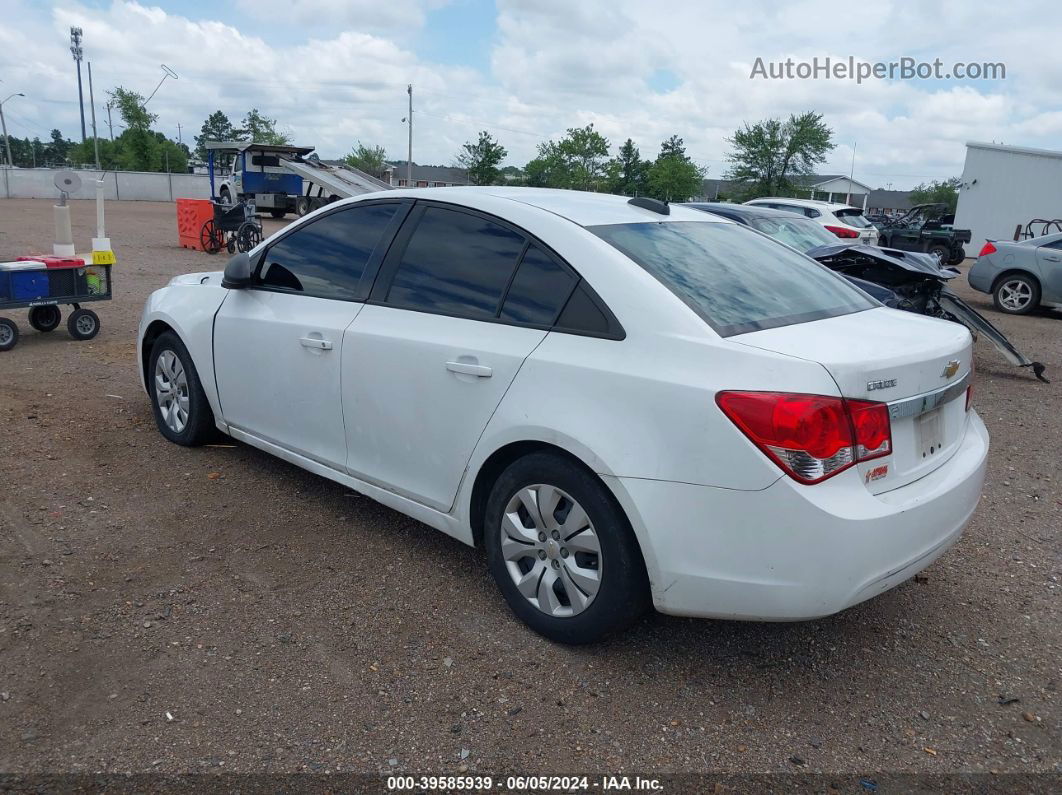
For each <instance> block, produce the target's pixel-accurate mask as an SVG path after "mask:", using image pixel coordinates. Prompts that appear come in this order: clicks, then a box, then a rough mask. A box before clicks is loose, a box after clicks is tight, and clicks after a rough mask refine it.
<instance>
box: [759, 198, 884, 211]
mask: <svg viewBox="0 0 1062 795" xmlns="http://www.w3.org/2000/svg"><path fill="white" fill-rule="evenodd" d="M756 202H787V203H788V204H795V205H796V206H797V207H814V208H816V209H822V208H825V209H827V210H829V211H830V212H833V211H834V210H859V211H860V212H862V211H863V210H862V208H861V207H855V206H853V205H851V204H845V203H844V202H826V201H822V200H821V199H794V198H792V197H790V196H759V197H757V198H755V199H749V200H748V201H747V202H745V204H752V205H754V204H756Z"/></svg>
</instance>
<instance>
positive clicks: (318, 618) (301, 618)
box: [0, 200, 1062, 788]
mask: <svg viewBox="0 0 1062 795" xmlns="http://www.w3.org/2000/svg"><path fill="white" fill-rule="evenodd" d="M50 204H51V202H48V201H33V200H0V261H2V260H5V259H11V258H14V257H15V256H17V255H19V254H23V253H28V252H30V251H32V250H41V249H42V248H45V247H50V239H51V229H52V217H51V211H50ZM73 204H74V207H73V215H74V223H75V237H76V239H77V240H78V241H80V242H82V243H85V244H87V243H88V240H89V238H90V237H91V234H92V229H91V226H92V224H93V223H94V211H93V205H92V204H90V203H86V202H74V203H73ZM280 225H281V222H274V221H271V220H266V222H265V226H266V232H267V233H268V232H270V231H273V230H274V229H276V228H279V226H280ZM108 226H109V230H110V234H111V237H112V240H113V242H114V246H115V250H116V253H117V256H118V262H119V264H118V265H117V266H116V267H115V276H116V295H115V300H114V301H113V302H111V303H105V304H99V305H98V306H97V307H96V309H97V310H98V311H99V314H100V316H101V318H102V321H103V330H102V332H101V333H100V335H99V336H98V337H97V338H96V339H95V340H93V341H91V342H82V343H78V342H74V341H73V340H71V339H70V338H69V336H68V335H67V334H66V331H65V325H64V326H63V327H61V328H60V329H59V330H58V331H56V332H54V333H52V334H51V335H43V334H38V333H37V332H35V331H33V330H32V329H30V327H29V325H28V323H26V320H25V319H26V313H25V311H24V310H16V311H12V312H4V313H3V314H5V315H7V316H8V317H12V318H14V319H15V320H16V321H18V323H19V325H20V327H21V329H22V331H23V337H22V341H21V342H20V344H19V345H18V347H16V348H15V349H14V350H13V351H11V352H10V353H6V354H0V451H2V456H0V478H2V482H3V483H4V487H3V489H2V490H0V691H2V692H0V699H2V701H0V771H7V772H22V773H34V772H89V771H108V772H122V771H137V772H146V771H163V772H168V773H174V772H183V771H189V772H205V771H211V772H216V771H219V770H220V771H241V772H262V773H266V772H270V773H272V772H296V771H317V772H324V771H358V772H364V773H374V774H376V773H390V772H399V773H414V774H420V773H430V772H434V773H450V774H454V773H458V772H465V771H468V772H469V773H473V774H474V773H484V774H486V773H497V772H500V771H512V772H522V773H559V774H564V773H577V772H578V773H594V772H609V773H611V772H626V773H629V774H643V775H644V774H662V773H675V772H682V771H716V772H733V773H739V772H748V771H755V772H793V771H806V772H824V773H831V774H857V773H859V774H869V773H874V772H881V771H886V772H892V773H899V772H916V773H955V772H960V771H962V772H968V771H975V772H985V773H987V772H989V771H993V772H995V773H998V774H1004V773H1014V772H1023V773H1049V774H1051V773H1053V774H1055V775H1056V776H1057V774H1059V773H1060V772H1062V743H1060V738H1059V728H1060V718H1062V706H1060V701H1059V693H1058V688H1059V684H1060V670H1059V662H1060V660H1062V621H1060V610H1059V597H1060V595H1062V590H1060V586H1062V581H1060V579H1059V575H1060V570H1062V565H1060V556H1059V547H1060V544H1059V528H1060V527H1062V490H1060V489H1059V486H1058V483H1059V480H1060V479H1062V473H1060V472H1059V467H1058V464H1059V460H1060V454H1059V450H1060V449H1062V401H1060V400H1059V390H1060V389H1062V313H1050V312H1043V313H1041V314H1038V315H1034V316H1031V317H1024V318H1012V317H1005V316H1001V315H1000V314H999V313H996V312H995V311H994V310H992V309H991V306H990V300H989V299H988V296H984V295H981V294H979V293H975V292H973V291H971V290H969V288H968V287H967V286H966V284H965V280H962V284H960V285H958V290H959V291H960V292H961V293H962V295H963V297H964V298H967V299H968V300H970V301H971V302H972V303H973V304H974V305H975V306H976V307H977V308H979V309H982V310H984V311H985V312H986V314H987V315H988V316H989V317H990V318H991V319H992V320H993V321H994V322H996V323H998V325H999V326H1000V327H1002V328H1003V329H1004V331H1006V332H1007V333H1008V334H1009V335H1010V337H1011V339H1012V340H1013V341H1014V342H1015V344H1017V345H1018V347H1019V348H1021V349H1022V350H1023V351H1025V352H1026V353H1027V354H1028V355H1030V357H1031V358H1035V359H1039V360H1041V361H1044V362H1045V363H1046V364H1047V365H1048V376H1049V377H1054V378H1055V379H1056V383H1054V384H1051V385H1045V384H1041V383H1038V382H1037V381H1035V380H1034V379H1033V378H1032V376H1031V375H1030V374H1029V373H1027V372H1025V371H1019V370H1017V369H1016V368H1012V367H1011V366H1010V365H1008V364H1006V363H1005V362H1004V361H1003V360H1002V359H1001V358H1000V357H999V356H998V355H997V354H996V353H995V351H994V349H992V348H991V347H989V346H988V345H987V343H979V344H978V346H977V381H976V387H975V405H976V407H977V409H978V411H979V412H980V413H981V415H982V416H983V417H984V419H985V421H986V423H987V424H988V427H989V430H990V431H991V433H992V443H993V449H992V452H991V456H990V468H989V473H988V482H987V486H986V490H985V494H984V498H983V501H982V504H981V506H980V508H979V510H978V511H977V514H976V515H975V517H974V520H973V522H972V524H971V525H970V526H969V528H968V529H967V531H966V533H965V535H964V536H963V538H962V539H961V540H960V542H959V544H958V545H957V547H956V548H955V549H953V550H952V551H950V552H949V553H948V554H946V555H945V556H944V557H943V558H942V559H941V560H940V561H938V562H937V563H935V564H933V565H932V566H931V567H930V568H929V569H928V570H927V571H926V572H925V574H924V575H923V576H921V577H919V578H918V579H917V580H915V581H911V582H908V583H906V584H904V585H902V586H901V587H899V588H897V589H895V590H893V591H891V592H889V593H887V594H885V595H883V596H881V597H879V598H877V599H874V600H872V601H871V602H869V603H866V604H863V605H860V606H858V607H855V608H853V609H851V610H848V611H847V612H845V613H843V614H841V615H838V616H834V617H832V618H828V619H824V620H820V621H815V622H807V623H800V624H742V623H728V622H720V621H700V620H687V619H675V618H668V617H664V616H655V615H654V616H651V617H649V618H647V619H646V620H645V621H643V622H642V623H641V624H640V625H639V626H637V627H636V628H635V629H634V630H633V631H632V632H630V633H629V634H627V635H625V636H623V637H621V638H618V639H615V640H613V641H611V642H609V643H606V644H604V645H600V646H597V647H592V648H578V649H571V648H565V647H561V646H555V645H551V644H550V643H548V642H546V641H543V640H542V639H540V638H539V637H538V636H536V635H534V634H532V633H531V632H530V631H528V630H526V629H524V628H523V626H522V625H520V624H519V623H517V621H516V620H515V619H514V618H513V617H511V615H510V614H509V612H508V610H507V608H506V606H505V604H504V602H503V600H502V598H501V596H500V595H499V594H498V593H497V592H496V590H495V588H494V585H493V583H492V582H491V580H490V579H489V577H488V575H487V572H486V567H485V560H484V558H483V555H482V554H481V553H480V552H479V551H476V550H473V549H470V548H467V547H465V546H463V545H461V544H459V543H457V542H455V541H452V540H450V539H448V538H446V537H445V536H443V535H442V534H440V533H436V532H434V531H432V530H430V529H428V528H427V527H425V526H424V525H421V524H418V523H417V522H415V521H413V520H411V519H408V518H406V517H405V516H402V515H400V514H398V513H395V512H393V511H391V510H389V509H387V508H384V507H382V506H380V505H378V504H376V503H374V502H372V501H371V500H369V499H366V498H364V497H360V496H358V495H355V494H352V493H350V492H349V491H347V490H346V489H344V488H342V487H340V486H338V485H336V484H333V483H331V482H330V481H327V480H324V479H322V478H319V477H316V476H313V475H310V474H308V473H306V472H303V471H302V470H299V469H297V468H295V467H293V466H290V465H288V464H286V463H283V462H281V461H279V460H277V459H274V458H271V457H269V456H267V455H266V454H264V453H261V452H258V451H257V450H254V449H251V448H248V447H245V446H243V445H236V446H231V447H230V446H219V447H205V448H201V449H196V450H188V449H184V448H181V447H177V446H175V445H172V444H169V443H167V442H166V441H165V440H164V439H163V438H162V437H161V436H160V435H159V434H158V433H157V432H156V431H155V428H154V423H153V420H152V415H151V411H150V408H149V405H148V402H147V399H146V397H145V396H144V394H143V393H142V391H141V389H140V386H139V383H138V380H137V373H136V362H135V337H136V327H137V319H138V316H139V313H140V309H141V307H142V305H143V302H144V299H145V297H146V296H147V294H148V293H149V292H150V291H152V290H154V289H156V288H157V287H160V286H162V285H164V284H165V283H166V281H167V280H168V279H169V278H170V277H171V276H173V275H174V274H178V273H183V272H188V271H195V270H209V269H218V268H221V267H223V265H224V258H222V257H218V258H211V257H209V256H207V255H205V254H203V253H200V252H193V251H186V250H183V249H181V248H179V247H178V246H177V232H176V224H175V210H174V206H173V205H171V204H162V203H159V204H156V203H137V202H128V203H111V204H110V205H109V206H108ZM967 264H969V263H967ZM986 780H991V779H989V778H988V777H986ZM998 780H1000V781H1002V780H1005V779H998ZM1048 780H1049V779H1042V780H1041V781H1042V782H1043V783H1044V787H1045V788H1047V783H1046V782H1047V781H1048ZM1053 781H1054V783H1055V784H1057V783H1058V781H1059V779H1058V778H1057V777H1055V778H1054V779H1053Z"/></svg>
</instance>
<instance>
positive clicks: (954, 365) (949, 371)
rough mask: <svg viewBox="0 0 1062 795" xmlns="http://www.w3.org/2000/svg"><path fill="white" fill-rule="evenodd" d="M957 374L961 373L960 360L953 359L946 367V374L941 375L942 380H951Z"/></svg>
mask: <svg viewBox="0 0 1062 795" xmlns="http://www.w3.org/2000/svg"><path fill="white" fill-rule="evenodd" d="M957 372H959V360H958V359H952V360H951V361H950V362H948V363H947V364H946V365H944V372H942V373H941V374H940V377H941V378H951V377H952V376H953V375H955V374H956V373H957Z"/></svg>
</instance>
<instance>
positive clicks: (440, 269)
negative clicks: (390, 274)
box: [387, 207, 524, 318]
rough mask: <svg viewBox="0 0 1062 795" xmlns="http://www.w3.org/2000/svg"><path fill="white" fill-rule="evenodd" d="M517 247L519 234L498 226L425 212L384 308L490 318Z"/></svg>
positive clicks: (431, 209) (439, 210)
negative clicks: (387, 306) (386, 306)
mask: <svg viewBox="0 0 1062 795" xmlns="http://www.w3.org/2000/svg"><path fill="white" fill-rule="evenodd" d="M523 247H524V237H523V235H519V234H517V233H516V232H513V231H512V230H511V229H508V228H507V227H504V226H501V225H500V224H496V223H493V222H491V221H488V220H486V219H485V218H480V217H479V216H476V215H469V214H468V213H462V212H456V211H454V210H446V209H443V208H441V207H429V208H427V209H426V210H425V211H424V214H423V215H422V216H421V218H420V221H419V222H418V224H417V228H416V229H415V230H414V231H413V235H412V237H411V238H410V240H409V244H408V245H407V246H406V250H405V251H404V252H403V253H402V258H401V261H400V262H399V264H398V269H397V271H396V272H395V275H394V278H393V280H392V282H391V287H390V289H389V291H388V293H387V303H388V304H391V305H392V306H397V307H405V308H409V309H420V310H423V311H428V312H438V313H439V314H444V315H458V316H462V317H471V318H493V317H495V316H496V315H497V311H498V304H499V302H500V301H501V298H502V294H503V293H504V292H505V288H506V286H507V285H508V284H509V280H510V278H511V277H512V275H513V269H514V268H515V267H516V260H517V258H518V257H519V256H520V252H521V251H522V250H523Z"/></svg>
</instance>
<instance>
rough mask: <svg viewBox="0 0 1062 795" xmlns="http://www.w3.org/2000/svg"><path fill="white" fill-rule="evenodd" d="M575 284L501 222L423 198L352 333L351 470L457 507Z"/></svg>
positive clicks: (347, 386)
mask: <svg viewBox="0 0 1062 795" xmlns="http://www.w3.org/2000/svg"><path fill="white" fill-rule="evenodd" d="M575 282H576V277H575V276H574V275H573V274H572V273H571V272H570V270H569V269H568V268H567V266H565V265H563V263H560V262H559V261H557V259H556V258H555V257H553V256H552V255H550V254H549V253H548V252H547V251H546V250H545V249H544V247H542V246H540V245H538V244H536V243H535V241H533V240H530V239H529V238H528V236H527V235H526V234H524V233H523V232H522V231H521V230H519V229H515V228H513V227H511V226H509V225H508V224H506V223H505V222H504V221H501V220H499V219H497V218H493V217H490V216H485V215H482V214H479V213H476V212H473V211H470V210H465V209H463V208H459V207H455V206H447V205H441V204H437V203H429V202H418V204H417V207H416V208H415V209H414V210H413V212H412V213H411V214H410V216H409V218H408V219H407V221H406V225H405V226H404V227H403V229H402V231H401V232H400V233H399V236H398V238H397V239H396V240H395V242H394V244H393V245H392V246H391V251H390V253H389V254H388V257H387V260H386V262H385V263H384V266H383V268H382V269H381V273H380V276H379V277H378V279H377V282H376V285H375V287H374V288H373V292H372V296H371V298H370V300H369V301H368V303H367V304H366V306H365V308H364V309H363V310H362V311H361V313H360V314H359V315H358V317H357V318H356V319H355V320H354V322H353V323H351V325H350V327H349V328H348V329H347V331H346V334H345V338H344V343H343V372H342V389H343V407H344V416H345V418H346V432H347V468H348V471H349V472H350V474H352V475H354V476H355V477H358V478H360V479H362V480H366V481H369V482H371V483H375V484H377V485H381V486H383V487H385V488H387V489H389V490H392V491H395V492H397V493H399V494H402V495H403V496H406V497H409V498H411V499H413V500H416V501H418V502H420V503H422V504H424V505H427V506H430V507H433V508H436V509H438V510H444V511H445V510H449V508H450V507H451V506H452V504H453V501H454V498H455V495H456V493H457V489H458V486H459V484H460V482H461V476H462V474H463V472H464V469H465V466H466V465H467V463H468V459H469V457H470V456H471V454H472V450H473V449H474V447H475V444H476V441H477V440H478V439H479V436H480V434H481V433H482V432H483V429H484V428H485V427H486V425H487V422H488V420H489V419H490V417H491V415H492V414H493V413H494V410H495V409H496V408H497V406H498V403H499V402H500V401H501V399H502V396H503V395H504V394H505V392H506V390H507V389H508V388H509V385H510V384H511V383H512V381H513V378H514V377H515V376H516V373H517V372H518V371H519V369H520V367H521V365H522V364H523V362H524V360H525V359H526V358H527V356H528V355H529V354H530V353H531V352H532V351H533V350H534V349H535V347H536V346H537V345H538V344H539V343H540V342H541V341H542V340H543V338H544V337H545V335H546V334H547V332H548V329H549V327H550V326H551V325H552V323H553V321H554V319H555V318H556V316H557V315H558V314H559V313H560V311H561V308H562V307H563V304H564V302H565V301H567V299H568V297H569V295H570V294H571V292H572V290H573V289H574V287H575ZM507 295H508V296H509V299H508V300H506V296H507ZM518 296H519V297H520V300H518Z"/></svg>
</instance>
